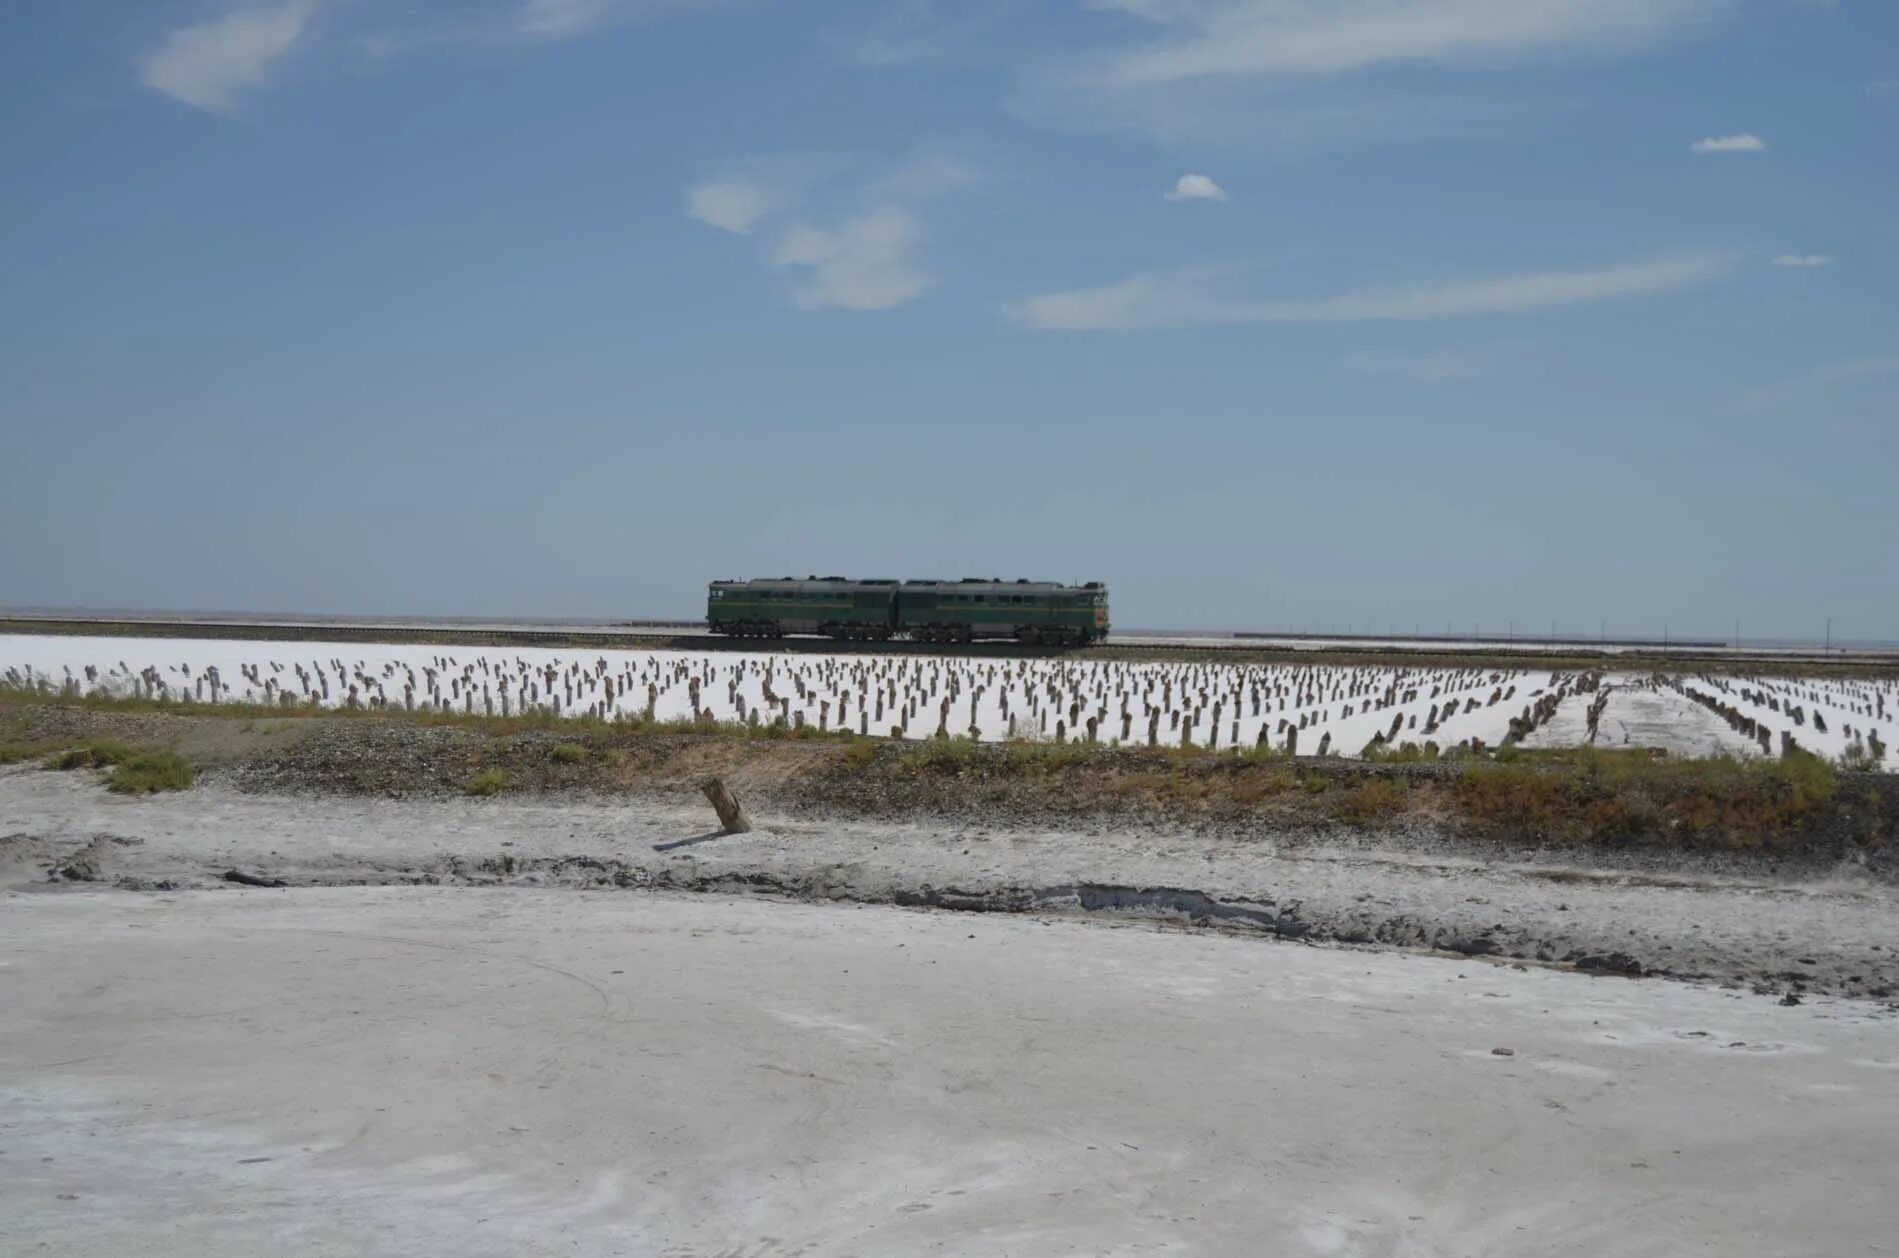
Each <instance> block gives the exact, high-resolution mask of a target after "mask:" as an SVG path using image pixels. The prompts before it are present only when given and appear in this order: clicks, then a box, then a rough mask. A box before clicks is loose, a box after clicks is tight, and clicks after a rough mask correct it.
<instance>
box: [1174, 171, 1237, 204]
mask: <svg viewBox="0 0 1899 1258" xmlns="http://www.w3.org/2000/svg"><path fill="white" fill-rule="evenodd" d="M1167 199H1168V200H1169V201H1224V200H1226V189H1225V188H1222V187H1221V186H1220V185H1219V184H1217V183H1215V182H1213V180H1212V179H1211V178H1209V177H1208V176H1206V175H1182V176H1181V177H1180V178H1179V180H1178V181H1176V182H1175V184H1174V186H1173V190H1172V191H1170V192H1169V193H1168V194H1167Z"/></svg>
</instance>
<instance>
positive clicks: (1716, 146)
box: [1688, 131, 1767, 153]
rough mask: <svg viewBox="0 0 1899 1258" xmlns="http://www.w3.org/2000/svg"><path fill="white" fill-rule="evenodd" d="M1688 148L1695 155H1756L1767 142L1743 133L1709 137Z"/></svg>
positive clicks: (1745, 132) (1749, 133)
mask: <svg viewBox="0 0 1899 1258" xmlns="http://www.w3.org/2000/svg"><path fill="white" fill-rule="evenodd" d="M1688 147H1689V148H1690V149H1692V150H1693V151H1694V152H1697V153H1758V152H1760V151H1761V150H1762V149H1764V148H1766V147H1767V141H1765V140H1763V139H1761V138H1760V137H1759V136H1757V135H1754V134H1753V133H1751V132H1747V131H1743V132H1741V133H1740V134H1739V135H1711V136H1709V137H1708V138H1707V139H1705V140H1696V141H1695V142H1694V143H1693V144H1690V145H1689V146H1688Z"/></svg>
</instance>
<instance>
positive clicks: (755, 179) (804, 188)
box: [686, 152, 983, 310]
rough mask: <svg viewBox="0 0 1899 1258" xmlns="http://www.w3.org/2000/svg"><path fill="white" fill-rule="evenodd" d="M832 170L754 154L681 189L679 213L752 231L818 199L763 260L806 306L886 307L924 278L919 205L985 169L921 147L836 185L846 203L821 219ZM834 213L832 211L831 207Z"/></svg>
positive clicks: (916, 293)
mask: <svg viewBox="0 0 1899 1258" xmlns="http://www.w3.org/2000/svg"><path fill="white" fill-rule="evenodd" d="M835 173H836V171H835V169H834V168H833V167H831V166H830V164H829V163H828V162H826V161H824V160H823V159H821V158H772V159H767V160H764V161H756V162H752V163H749V164H747V165H746V166H744V167H741V168H739V169H737V170H735V171H734V172H733V173H731V174H729V175H726V176H723V177H721V178H718V179H714V180H709V181H707V182H705V183H701V184H698V185H696V186H694V187H692V188H690V189H688V190H687V193H686V213H687V215H688V216H689V217H691V218H695V219H698V220H699V221H700V222H704V223H710V224H711V225H712V226H714V227H718V228H722V229H723V230H725V231H729V232H733V233H735V234H737V235H747V234H750V233H751V232H752V231H753V229H754V228H756V227H758V226H759V225H760V224H761V223H766V222H770V221H772V220H774V219H776V218H778V217H779V216H780V215H782V214H783V212H784V211H785V210H787V209H789V208H791V207H794V206H798V205H800V204H802V203H805V202H818V203H819V205H820V209H819V213H818V216H817V217H818V220H819V221H817V222H813V221H809V220H807V221H805V222H799V223H794V224H792V225H791V226H789V227H787V228H786V229H785V230H783V231H782V232H780V233H778V237H777V243H776V245H775V247H774V248H773V249H772V251H771V253H770V255H769V257H768V259H767V260H768V261H769V263H770V264H771V265H772V266H773V267H774V268H776V269H778V270H781V271H786V272H789V273H791V274H792V275H793V276H794V277H795V278H796V281H797V282H796V284H795V285H794V287H793V291H792V297H793V300H794V301H796V303H797V304H798V305H799V306H801V307H804V308H805V309H807V310H831V309H836V310H887V309H890V308H891V307H893V306H901V305H903V304H904V303H906V302H910V301H914V300H915V299H916V298H918V297H920V296H922V294H923V293H924V292H925V291H926V290H927V289H928V288H929V286H930V277H929V275H928V274H926V272H925V270H924V268H923V265H922V263H921V262H920V261H919V259H918V256H917V255H918V251H919V247H920V245H921V242H922V239H923V226H922V221H921V219H920V218H919V216H918V211H919V209H920V208H921V207H922V206H924V205H926V204H928V203H930V202H932V201H933V200H935V199H936V198H939V197H942V196H945V195H947V194H949V193H951V192H954V191H956V190H958V189H960V188H966V187H968V186H970V185H971V184H973V183H977V182H979V181H980V180H981V179H982V178H983V172H982V171H981V170H980V169H979V168H978V167H976V166H974V165H972V164H970V163H969V162H967V161H964V160H963V159H962V158H959V157H956V156H954V155H952V154H949V153H946V152H934V153H923V154H921V155H918V156H916V157H913V158H911V159H910V160H909V161H906V162H904V163H902V164H900V165H897V166H895V167H892V168H889V169H887V170H884V171H882V172H880V173H876V174H873V175H870V176H868V177H864V178H860V179H858V180H856V181H854V182H853V183H851V184H849V185H847V186H846V187H845V188H844V189H843V196H842V198H841V201H842V203H843V204H845V205H848V206H851V207H854V208H851V209H846V210H844V211H843V212H842V213H841V214H840V215H839V219H838V220H837V221H835V222H834V224H827V223H825V222H824V221H823V220H824V218H825V217H826V215H825V213H824V211H823V209H822V206H823V205H824V204H825V203H830V204H832V205H835V204H837V203H839V201H840V198H839V197H837V196H836V195H826V194H835V192H836V191H837V189H835V188H834V187H826V186H825V185H826V184H827V182H828V181H829V177H831V176H833V175H835ZM832 212H834V213H835V212H836V211H832Z"/></svg>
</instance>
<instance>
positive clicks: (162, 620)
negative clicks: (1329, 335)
mask: <svg viewBox="0 0 1899 1258" xmlns="http://www.w3.org/2000/svg"><path fill="white" fill-rule="evenodd" d="M4 634H61V635H67V634H77V635H83V636H91V637H126V638H209V639H250V640H267V641H292V642H296V641H306V642H384V643H440V644H442V645H445V646H446V645H462V646H471V647H507V646H522V647H528V646H533V647H565V648H569V649H574V650H675V651H774V652H786V653H796V654H827V655H829V654H846V653H863V652H868V653H875V654H896V655H961V656H976V657H1035V656H1040V657H1048V656H1057V655H1071V656H1074V657H1076V658H1082V659H1175V660H1180V659H1184V660H1194V659H1201V660H1208V661H1214V660H1218V661H1225V662H1230V663H1244V662H1248V661H1254V660H1287V659H1300V660H1311V661H1313V662H1315V663H1316V662H1321V661H1324V660H1349V661H1360V662H1374V661H1378V660H1386V659H1391V660H1404V661H1406V662H1409V663H1414V664H1426V663H1432V662H1445V663H1463V664H1471V663H1473V662H1479V661H1485V660H1497V661H1499V662H1500V663H1509V664H1520V663H1523V662H1526V661H1532V660H1533V661H1535V662H1537V663H1538V664H1540V665H1543V666H1546V667H1558V668H1561V667H1576V668H1590V667H1594V668H1600V667H1602V666H1603V665H1604V664H1610V665H1613V666H1615V667H1618V668H1622V669H1630V668H1635V669H1644V668H1655V669H1668V670H1671V671H1695V670H1698V669H1708V670H1711V671H1719V672H1736V671H1745V670H1748V669H1759V670H1762V671H1773V670H1777V669H1784V668H1786V667H1788V666H1789V665H1793V664H1799V665H1801V666H1803V667H1804V668H1808V669H1811V668H1813V667H1821V668H1825V669H1838V670H1847V671H1855V672H1879V673H1885V672H1890V671H1895V670H1899V648H1884V649H1865V648H1859V649H1852V650H1843V649H1840V648H1833V649H1831V650H1826V651H1822V650H1820V649H1817V648H1797V647H1790V648H1777V649H1769V650H1760V649H1755V648H1744V649H1739V650H1737V649H1735V648H1733V647H1731V646H1727V645H1725V644H1720V643H1713V642H1690V643H1682V642H1671V643H1667V644H1663V643H1660V642H1608V643H1588V642H1579V641H1562V640H1556V641H1524V640H1521V639H1518V640H1515V641H1485V640H1457V641H1450V640H1430V639H1388V638H1351V637H1343V636H1337V635H1309V636H1308V635H1285V636H1278V637H1268V636H1264V635H1239V634H1204V633H1147V634H1115V635H1113V636H1111V637H1110V638H1109V639H1108V641H1106V642H1105V643H1098V644H1096V645H1093V646H1088V647H1081V648H1061V647H1031V646H1023V645H1021V644H1019V643H1015V642H1008V641H995V642H973V643H967V644H961V645H953V644H944V643H930V642H912V641H905V640H890V641H883V642H839V641H834V640H832V639H829V638H817V637H811V638H801V637H787V638H776V639H771V640H769V641H764V640H758V639H750V638H728V637H723V636H720V635H715V634H712V633H709V632H708V631H707V630H706V628H705V625H704V623H703V622H700V621H685V620H640V621H580V620H568V621H563V620H550V621H541V622H534V621H521V620H447V619H418V618H400V617H387V618H368V617H364V618H347V619H346V618H335V619H329V618H320V617H278V616H241V615H188V614H167V615H157V614H129V613H74V612H61V613H38V612H12V613H3V614H0V635H4Z"/></svg>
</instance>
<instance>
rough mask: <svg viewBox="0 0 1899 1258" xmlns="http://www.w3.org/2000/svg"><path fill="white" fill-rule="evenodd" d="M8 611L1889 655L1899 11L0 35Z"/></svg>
mask: <svg viewBox="0 0 1899 1258" xmlns="http://www.w3.org/2000/svg"><path fill="white" fill-rule="evenodd" d="M0 101H3V102H4V104H3V106H0V181H4V185H3V186H0V432H3V433H4V445H3V446H0V450H4V455H3V457H0V602H8V603H14V604H29V603H37V604H90V605H95V606H162V607H216V608H245V609H254V610H309V611H330V612H399V611H412V612H419V613H435V614H455V613H468V614H535V613H545V614H549V615H594V614H601V615H622V614H623V615H627V616H639V615H675V614H691V613H693V612H695V611H696V610H697V609H698V608H699V607H700V606H701V603H700V599H701V597H702V591H703V585H704V582H705V581H706V580H707V579H709V578H711V577H715V576H716V577H724V576H745V575H761V574H774V575H777V574H784V573H791V572H796V573H805V572H841V573H852V574H861V575H876V576H902V575H922V576H939V575H944V576H960V575H977V574H984V575H990V574H994V575H1003V576H1011V577H1013V576H1017V575H1023V576H1036V577H1048V578H1055V579H1064V580H1086V579H1101V580H1106V581H1108V582H1109V583H1110V585H1111V587H1112V589H1113V591H1114V595H1115V608H1116V621H1117V623H1120V624H1124V625H1143V626H1182V627H1188V626H1196V627H1226V628H1248V627H1250V628H1288V629H1299V628H1308V629H1317V630H1325V629H1341V630H1343V629H1347V628H1351V629H1359V630H1364V629H1378V630H1383V629H1384V628H1386V627H1389V626H1392V625H1396V626H1399V627H1401V628H1409V627H1411V626H1413V625H1422V626H1424V627H1426V628H1432V627H1435V628H1437V629H1439V630H1442V629H1443V628H1444V627H1445V626H1446V625H1447V624H1448V625H1452V626H1455V627H1457V628H1458V629H1459V631H1463V630H1465V629H1468V628H1470V627H1472V626H1479V627H1482V628H1483V629H1485V630H1486V631H1489V630H1501V629H1503V628H1504V627H1505V626H1506V625H1508V624H1509V623H1511V622H1513V621H1514V622H1515V623H1516V624H1517V626H1518V627H1519V628H1520V629H1524V628H1534V629H1537V630H1539V631H1540V630H1546V629H1547V628H1548V626H1549V624H1550V622H1551V621H1555V622H1557V623H1558V624H1559V625H1561V626H1563V627H1567V628H1570V629H1585V628H1586V629H1594V628H1596V627H1598V626H1599V625H1600V624H1601V623H1602V622H1604V621H1606V622H1607V624H1608V627H1609V631H1610V632H1611V633H1616V632H1621V633H1627V634H1638V633H1657V632H1660V631H1661V628H1662V626H1663V625H1664V624H1666V625H1668V626H1670V627H1671V631H1672V632H1675V633H1707V634H1714V635H1726V634H1729V633H1731V632H1732V629H1733V623H1734V621H1735V619H1736V618H1737V617H1738V618H1739V619H1740V621H1741V624H1742V632H1743V633H1744V634H1745V635H1747V636H1756V635H1762V636H1765V635H1818V634H1819V633H1820V632H1821V629H1822V626H1823V625H1824V622H1825V619H1826V617H1828V616H1831V617H1833V619H1834V624H1835V632H1836V634H1841V635H1844V636H1849V637H1857V638H1899V511H1896V510H1895V505H1894V503H1895V499H1894V490H1895V487H1896V483H1899V475H1896V474H1899V403H1895V388H1896V386H1899V303H1896V301H1895V296H1894V294H1895V293H1899V250H1896V249H1895V248H1894V245H1895V242H1896V241H1899V234H1896V233H1895V228H1896V227H1899V221H1896V220H1895V206H1896V205H1899V6H1895V5H1892V4H1889V3H1884V2H1879V3H1875V2H1873V0H1837V2H1836V3H1823V2H1819V0H1432V2H1429V3H1413V2H1410V0H1038V2H1034V3H1031V2H1029V0H1015V2H1011V0H934V2H931V0H885V2H883V3H851V2H848V0H837V2H835V3H823V4H817V3H804V4H794V3H788V2H778V3H772V2H769V0H726V2H724V3H720V2H717V0H703V2H696V3H695V2H693V0H671V2H666V0H288V2H277V0H258V2H257V3H248V2H245V0H239V2H238V3H235V4H233V3H226V2H223V0H146V2H144V3H139V4H130V3H126V4H117V3H112V2H110V0H94V2H91V3H85V4H67V5H31V6H19V11H18V12H16V13H14V14H13V15H12V16H11V18H10V25H9V34H8V38H7V39H6V40H5V41H3V42H0Z"/></svg>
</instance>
